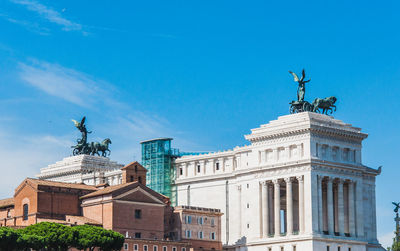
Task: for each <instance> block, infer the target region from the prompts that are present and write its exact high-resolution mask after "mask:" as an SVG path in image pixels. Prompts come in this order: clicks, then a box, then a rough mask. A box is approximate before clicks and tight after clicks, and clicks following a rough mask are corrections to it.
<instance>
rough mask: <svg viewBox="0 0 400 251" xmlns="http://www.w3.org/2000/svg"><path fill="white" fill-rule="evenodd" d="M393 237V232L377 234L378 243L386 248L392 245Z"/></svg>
mask: <svg viewBox="0 0 400 251" xmlns="http://www.w3.org/2000/svg"><path fill="white" fill-rule="evenodd" d="M393 238H394V233H393V232H389V233H386V234H383V235H381V236H379V237H378V240H379V243H380V244H381V245H382V247H384V248H387V247H391V246H392V244H393Z"/></svg>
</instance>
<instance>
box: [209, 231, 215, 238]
mask: <svg viewBox="0 0 400 251" xmlns="http://www.w3.org/2000/svg"><path fill="white" fill-rule="evenodd" d="M210 239H211V240H215V233H214V232H212V233H211V234H210Z"/></svg>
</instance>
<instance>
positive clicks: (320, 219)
mask: <svg viewBox="0 0 400 251" xmlns="http://www.w3.org/2000/svg"><path fill="white" fill-rule="evenodd" d="M323 178H324V176H321V175H318V226H319V232H320V233H322V232H323V231H324V218H323V202H322V179H323Z"/></svg>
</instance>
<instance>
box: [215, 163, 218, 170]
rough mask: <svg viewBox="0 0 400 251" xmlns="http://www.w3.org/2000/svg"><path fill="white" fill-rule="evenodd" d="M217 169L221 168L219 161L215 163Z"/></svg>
mask: <svg viewBox="0 0 400 251" xmlns="http://www.w3.org/2000/svg"><path fill="white" fill-rule="evenodd" d="M215 170H217V171H218V170H219V163H218V162H217V163H215Z"/></svg>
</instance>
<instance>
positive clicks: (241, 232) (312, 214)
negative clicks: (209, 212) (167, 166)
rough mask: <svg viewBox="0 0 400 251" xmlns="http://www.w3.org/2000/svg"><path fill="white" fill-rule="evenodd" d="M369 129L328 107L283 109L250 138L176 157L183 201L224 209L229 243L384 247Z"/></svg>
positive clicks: (277, 247) (357, 249) (274, 248)
mask: <svg viewBox="0 0 400 251" xmlns="http://www.w3.org/2000/svg"><path fill="white" fill-rule="evenodd" d="M366 137H367V134H365V133H362V132H361V129H360V128H356V127H353V126H351V125H350V124H346V123H344V122H342V121H340V120H337V119H334V118H332V117H330V116H327V115H322V114H317V113H310V112H303V113H298V114H292V115H287V116H282V117H279V118H278V120H274V121H271V122H270V123H268V124H265V125H261V126H260V127H259V128H256V129H252V130H251V134H249V135H246V136H245V138H246V139H247V140H248V141H250V143H251V144H250V145H248V146H243V147H236V148H234V149H233V150H228V151H224V152H217V153H209V154H203V155H196V156H183V157H181V158H178V159H176V161H175V163H174V166H175V168H176V173H177V178H176V180H175V188H176V190H177V200H178V204H179V205H188V206H206V207H212V208H219V209H221V211H222V212H223V213H224V215H223V216H222V222H221V225H222V233H221V234H222V242H223V243H224V245H225V247H226V248H227V249H235V250H260V251H261V250H262V251H266V250H268V251H270V250H271V251H281V250H290V251H291V250H307V251H308V250H310V251H311V250H317V251H320V250H330V251H332V250H335V251H336V250H342V251H343V250H346V251H348V250H352V251H367V250H382V249H381V247H380V245H379V243H378V241H377V237H376V212H375V208H376V205H375V177H376V176H377V175H379V173H380V170H375V169H372V168H369V167H367V166H364V165H363V164H362V160H361V149H362V141H363V140H364V139H365V138H366ZM339 247H340V249H339Z"/></svg>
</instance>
